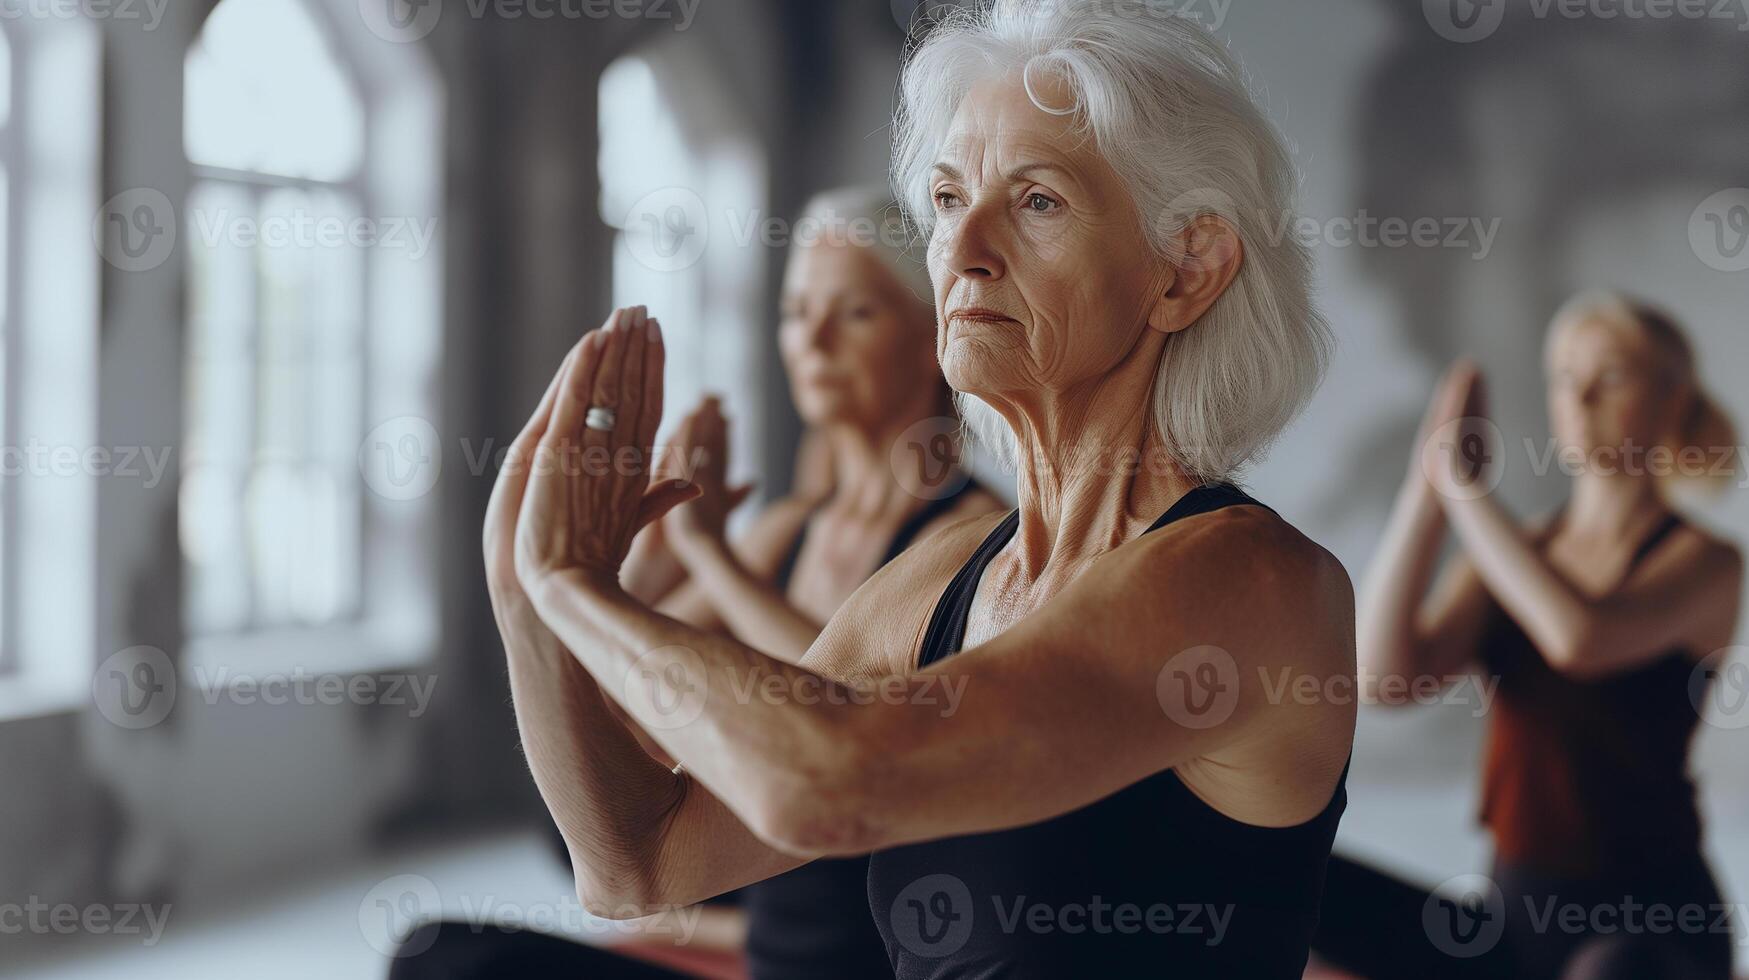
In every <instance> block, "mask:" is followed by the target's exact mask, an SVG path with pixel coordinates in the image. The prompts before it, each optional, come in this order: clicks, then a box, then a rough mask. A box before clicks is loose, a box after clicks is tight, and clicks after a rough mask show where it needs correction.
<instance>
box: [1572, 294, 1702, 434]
mask: <svg viewBox="0 0 1749 980" xmlns="http://www.w3.org/2000/svg"><path fill="white" fill-rule="evenodd" d="M1547 370H1548V381H1549V420H1550V423H1551V424H1552V425H1553V427H1554V431H1555V439H1556V440H1557V441H1558V442H1559V443H1560V444H1561V445H1562V446H1563V447H1567V446H1572V447H1576V448H1578V449H1581V450H1583V451H1585V452H1587V453H1589V452H1591V451H1593V450H1596V449H1619V448H1622V447H1624V446H1626V445H1627V444H1628V443H1629V441H1630V440H1631V441H1632V443H1633V445H1634V446H1636V447H1639V448H1641V449H1645V448H1648V447H1651V446H1655V445H1659V444H1661V443H1662V442H1663V441H1664V440H1665V439H1667V438H1668V437H1669V436H1670V434H1671V433H1672V432H1673V431H1675V423H1676V419H1675V409H1676V408H1677V405H1676V404H1675V403H1676V402H1677V401H1678V399H1676V398H1673V397H1672V395H1673V394H1674V392H1673V391H1672V390H1671V385H1670V383H1669V378H1668V372H1667V370H1666V368H1665V359H1664V357H1663V355H1662V353H1661V352H1660V351H1658V350H1657V349H1656V348H1655V347H1654V346H1653V344H1652V342H1651V341H1650V340H1648V339H1647V338H1646V336H1645V334H1644V333H1643V332H1641V331H1639V330H1636V329H1633V328H1631V327H1624V326H1620V325H1617V324H1615V323H1613V322H1611V321H1608V320H1602V319H1581V320H1575V321H1572V322H1570V323H1567V324H1563V325H1561V326H1559V327H1557V328H1556V333H1555V335H1554V336H1553V337H1552V338H1551V339H1550V342H1549V348H1548V357H1547Z"/></svg>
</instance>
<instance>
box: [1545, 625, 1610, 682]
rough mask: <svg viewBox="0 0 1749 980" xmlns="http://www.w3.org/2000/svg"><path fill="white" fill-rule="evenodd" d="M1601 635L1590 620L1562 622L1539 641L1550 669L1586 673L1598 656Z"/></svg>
mask: <svg viewBox="0 0 1749 980" xmlns="http://www.w3.org/2000/svg"><path fill="white" fill-rule="evenodd" d="M1599 639H1600V635H1599V632H1598V630H1597V629H1596V627H1595V626H1594V625H1593V624H1592V623H1591V622H1589V621H1585V622H1577V623H1571V624H1563V625H1561V626H1560V627H1558V628H1556V629H1554V630H1551V631H1550V632H1549V635H1548V636H1546V637H1543V638H1542V639H1541V640H1540V641H1539V642H1538V644H1537V647H1538V649H1539V651H1540V652H1541V653H1542V656H1543V661H1544V662H1545V663H1547V664H1548V665H1549V668H1550V669H1551V670H1554V671H1556V672H1558V673H1561V674H1566V675H1568V676H1570V677H1581V678H1582V677H1585V676H1586V675H1587V674H1588V672H1589V668H1590V667H1592V666H1593V665H1594V664H1595V662H1596V660H1597V658H1596V657H1595V656H1594V655H1593V654H1594V653H1595V651H1596V650H1597V646H1598V641H1599Z"/></svg>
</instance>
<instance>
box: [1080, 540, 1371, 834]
mask: <svg viewBox="0 0 1749 980" xmlns="http://www.w3.org/2000/svg"><path fill="white" fill-rule="evenodd" d="M1149 539H1153V540H1149ZM1134 544H1136V545H1141V546H1140V547H1136V548H1134V549H1133V553H1132V554H1131V555H1129V556H1126V561H1125V564H1126V565H1128V566H1129V567H1128V568H1127V569H1114V570H1115V571H1119V573H1120V574H1124V573H1127V577H1129V578H1132V579H1134V580H1137V581H1145V582H1149V583H1151V584H1150V586H1149V587H1150V588H1151V589H1154V590H1157V593H1158V595H1159V596H1160V598H1159V600H1158V601H1156V602H1150V603H1145V604H1140V605H1141V608H1143V609H1145V610H1148V611H1146V612H1144V613H1143V614H1142V617H1141V619H1140V620H1138V621H1136V622H1131V623H1130V624H1129V627H1130V628H1131V629H1134V630H1137V632H1138V637H1137V639H1138V642H1137V644H1136V645H1137V646H1138V647H1141V648H1144V649H1146V648H1148V647H1149V646H1150V645H1149V644H1148V643H1147V642H1146V640H1147V639H1148V638H1149V637H1151V636H1176V637H1179V638H1181V639H1182V640H1183V641H1184V648H1185V649H1189V648H1190V646H1193V645H1211V646H1214V647H1217V648H1219V649H1220V650H1221V651H1223V653H1224V655H1225V656H1224V659H1225V660H1226V662H1228V663H1230V664H1231V665H1232V667H1233V668H1234V673H1233V676H1232V681H1233V682H1234V683H1235V685H1236V689H1237V691H1238V697H1239V698H1240V699H1241V701H1243V702H1245V703H1247V704H1249V705H1250V706H1251V707H1250V710H1249V711H1248V712H1247V714H1246V716H1245V717H1246V718H1247V719H1248V720H1247V722H1246V724H1245V726H1244V728H1243V729H1242V734H1240V735H1239V736H1237V737H1236V738H1235V739H1234V741H1232V742H1230V743H1227V744H1225V745H1223V746H1221V747H1220V748H1218V749H1214V750H1212V751H1210V752H1209V753H1208V754H1206V755H1204V756H1202V757H1201V758H1198V759H1196V760H1195V761H1193V762H1190V763H1188V764H1185V765H1183V766H1180V767H1178V773H1179V777H1180V778H1181V779H1183V780H1184V782H1185V784H1186V785H1187V786H1189V787H1191V789H1192V791H1193V792H1196V793H1198V794H1199V795H1201V796H1202V797H1203V798H1204V799H1205V800H1207V801H1209V802H1210V803H1211V805H1214V806H1215V807H1216V808H1217V809H1219V810H1221V812H1223V813H1226V814H1227V815H1229V816H1232V817H1234V818H1236V819H1240V820H1246V821H1249V822H1253V823H1258V824H1262V825H1266V826H1290V825H1293V824H1296V823H1299V822H1302V821H1304V820H1307V819H1310V818H1311V817H1312V816H1314V815H1315V814H1317V813H1318V812H1320V811H1321V810H1322V809H1323V808H1324V807H1325V805H1326V804H1327V803H1328V802H1329V799H1330V794H1331V792H1332V791H1333V789H1334V787H1335V786H1336V784H1337V781H1338V780H1339V779H1340V777H1341V774H1342V772H1343V771H1344V769H1345V768H1346V766H1347V763H1348V758H1349V755H1350V752H1351V750H1352V748H1353V744H1354V726H1355V722H1356V720H1357V714H1358V706H1357V704H1356V702H1357V700H1358V699H1357V698H1356V697H1355V684H1356V676H1355V670H1356V668H1355V627H1354V616H1355V612H1354V587H1353V585H1352V584H1351V583H1350V581H1349V577H1348V573H1347V571H1346V570H1344V569H1343V567H1342V563H1341V562H1340V561H1338V560H1337V558H1336V556H1334V555H1332V554H1331V553H1330V552H1329V551H1328V550H1326V549H1325V548H1324V547H1323V546H1321V545H1319V544H1318V543H1317V542H1315V541H1313V540H1312V539H1311V538H1309V537H1307V536H1306V535H1305V534H1303V533H1301V532H1300V530H1299V529H1298V528H1295V527H1294V526H1293V525H1292V524H1289V523H1288V522H1287V521H1286V520H1283V519H1282V518H1281V517H1279V516H1278V515H1276V514H1274V513H1273V512H1271V511H1269V510H1267V509H1266V508H1263V507H1257V506H1251V505H1242V506H1234V507H1226V508H1222V509H1221V510H1217V511H1213V512H1211V513H1207V514H1199V515H1197V516H1195V517H1189V518H1185V519H1184V520H1182V521H1179V522H1176V523H1174V524H1173V525H1171V526H1170V527H1167V528H1162V529H1161V530H1160V531H1158V532H1156V533H1154V534H1150V535H1146V536H1145V537H1144V538H1142V539H1141V540H1140V541H1137V542H1134ZM1124 550H1125V549H1122V548H1120V549H1118V551H1117V552H1113V556H1114V557H1115V556H1118V555H1119V554H1120V553H1121V552H1123V551H1124ZM1150 617H1151V618H1150ZM1156 646H1157V645H1156ZM1155 655H1156V657H1158V656H1161V655H1165V656H1168V657H1170V656H1172V655H1173V651H1170V650H1168V651H1158V650H1156V651H1155Z"/></svg>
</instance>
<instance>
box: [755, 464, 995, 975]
mask: <svg viewBox="0 0 1749 980" xmlns="http://www.w3.org/2000/svg"><path fill="white" fill-rule="evenodd" d="M976 489H978V487H977V485H976V483H973V482H968V483H966V485H965V486H963V487H961V488H960V489H959V490H957V491H955V492H954V493H952V494H950V495H948V496H946V497H943V498H940V499H938V500H932V501H930V502H929V504H928V505H927V506H925V507H924V508H923V509H922V510H920V511H918V512H917V513H916V514H914V515H912V516H911V517H910V518H909V519H908V520H906V521H905V523H904V524H903V525H901V526H900V527H899V530H898V532H897V533H895V534H894V535H893V541H892V544H891V545H890V546H889V547H888V548H887V553H886V556H885V557H884V558H882V559H881V564H882V565H885V564H887V563H888V562H890V561H892V560H893V559H894V558H897V557H899V553H900V552H902V551H904V550H905V549H906V548H908V547H910V546H911V544H912V542H913V541H914V540H915V539H916V537H917V535H918V534H919V533H921V532H922V530H923V529H924V528H925V527H927V526H929V524H930V523H931V522H933V521H934V520H936V519H937V518H939V517H941V516H942V515H944V514H946V513H948V512H949V511H951V510H952V509H953V508H954V505H956V504H957V503H959V501H960V498H961V497H963V496H964V495H966V494H968V493H971V492H973V491H974V490H976ZM811 518H812V515H810V520H811ZM806 538H807V525H806V524H804V525H803V526H802V531H801V533H800V534H798V535H796V541H795V544H794V545H793V546H791V548H790V551H789V554H788V555H787V556H786V557H785V559H784V562H783V565H782V566H781V567H780V568H779V569H778V573H777V577H776V579H775V580H774V584H775V585H776V586H777V588H778V590H779V591H787V590H788V588H789V581H790V577H791V575H793V574H794V572H795V566H796V559H797V558H798V557H799V556H800V555H801V552H802V543H803V541H804V540H805V539H806ZM867 889H868V858H867V857H855V858H823V859H820V860H817V861H812V862H809V863H808V864H804V865H802V866H801V867H799V868H796V869H795V870H793V871H789V872H786V873H784V874H781V875H778V876H776V877H774V878H767V879H766V880H764V881H761V882H757V883H755V884H752V885H748V886H747V887H745V888H743V889H741V890H740V892H739V895H740V897H741V902H742V904H743V905H744V906H745V908H746V910H747V965H748V969H749V972H750V974H751V975H752V977H753V980H822V978H826V977H832V978H835V980H836V978H845V980H862V978H870V980H874V978H880V980H890V978H891V977H892V975H893V974H892V970H891V969H889V968H888V967H887V951H886V948H885V947H884V946H883V945H882V944H881V936H880V933H879V932H876V931H875V927H874V922H873V921H872V920H871V919H870V918H869V915H868V890H867Z"/></svg>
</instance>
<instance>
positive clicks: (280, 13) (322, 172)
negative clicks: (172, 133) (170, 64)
mask: <svg viewBox="0 0 1749 980" xmlns="http://www.w3.org/2000/svg"><path fill="white" fill-rule="evenodd" d="M186 83H187V91H186V93H185V99H186V107H185V115H184V122H183V127H184V128H183V141H184V143H185V145H186V149H187V151H188V159H189V160H190V161H192V162H194V163H202V164H207V165H209V166H215V167H227V168H230V169H232V170H249V171H256V172H260V173H272V174H283V175H286V176H292V177H308V178H312V179H317V180H342V179H344V178H346V177H348V176H350V175H351V174H353V173H354V172H355V171H357V169H358V165H359V161H360V160H361V159H362V157H363V153H364V106H363V104H362V102H361V101H360V100H359V97H358V92H357V89H356V86H355V85H354V84H353V80H352V79H351V78H349V77H348V76H347V74H346V72H345V70H344V69H343V68H342V67H341V65H340V63H339V62H338V61H337V60H336V59H335V57H334V54H333V52H332V50H331V49H330V47H329V45H328V41H327V39H326V38H325V37H323V35H322V33H321V31H320V30H319V28H318V27H317V25H316V23H315V21H313V20H312V19H311V17H310V15H309V12H308V11H306V10H305V9H304V7H303V4H302V3H301V2H300V0H226V2H224V3H221V4H219V6H218V9H216V10H214V11H213V13H212V16H211V17H209V18H207V22H206V25H205V26H204V27H203V28H202V29H201V34H200V40H199V41H197V42H196V43H195V45H194V47H193V48H191V49H190V50H189V54H188V61H187V66H186Z"/></svg>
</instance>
